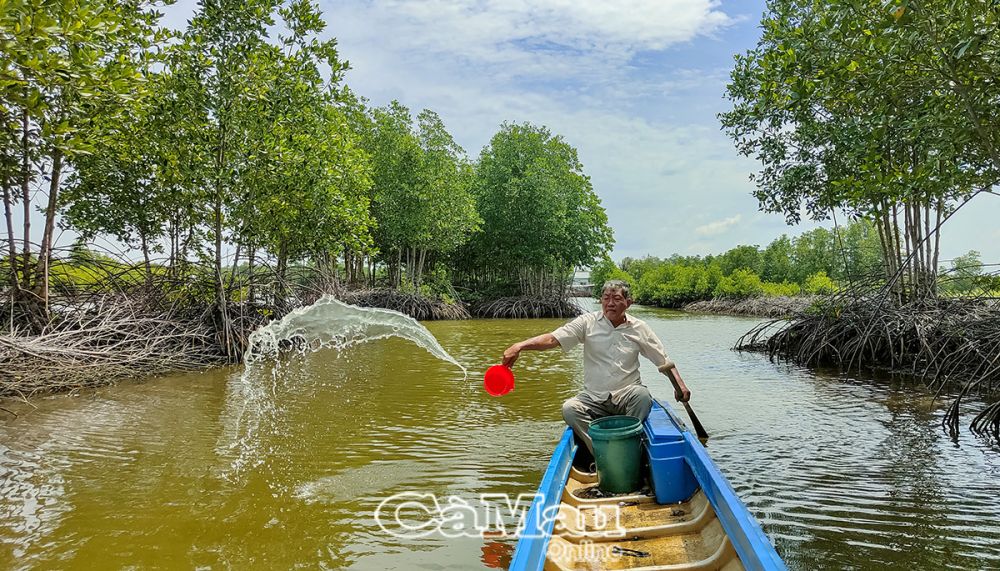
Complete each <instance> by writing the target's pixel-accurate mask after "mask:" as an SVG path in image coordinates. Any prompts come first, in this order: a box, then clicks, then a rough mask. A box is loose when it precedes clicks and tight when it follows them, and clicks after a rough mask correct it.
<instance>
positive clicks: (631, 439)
mask: <svg viewBox="0 0 1000 571" xmlns="http://www.w3.org/2000/svg"><path fill="white" fill-rule="evenodd" d="M587 433H588V434H589V435H590V439H591V440H593V441H594V462H595V463H596V464H597V479H598V487H600V488H601V490H602V491H604V492H608V493H612V494H624V493H626V492H634V491H636V490H638V489H639V488H641V487H642V421H641V420H639V419H638V418H636V417H634V416H624V415H622V416H606V417H604V418H599V419H597V420H595V421H593V422H591V423H590V429H588V430H587Z"/></svg>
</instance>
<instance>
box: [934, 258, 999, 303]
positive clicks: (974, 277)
mask: <svg viewBox="0 0 1000 571" xmlns="http://www.w3.org/2000/svg"><path fill="white" fill-rule="evenodd" d="M984 278H985V279H984ZM989 281H992V280H990V279H989V276H984V275H983V262H982V258H981V257H980V254H979V252H978V251H976V250H969V251H968V252H966V253H965V254H963V255H961V256H956V257H955V259H953V260H952V261H951V267H950V268H949V270H948V271H947V273H946V278H945V279H944V280H943V283H942V285H941V289H942V293H946V294H949V295H968V294H971V293H974V292H977V290H979V291H989V290H990V289H992V287H990V286H991V285H992V284H987V283H986V282H989ZM984 285H985V286H986V287H983V286H984Z"/></svg>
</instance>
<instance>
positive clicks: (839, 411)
mask: <svg viewBox="0 0 1000 571" xmlns="http://www.w3.org/2000/svg"><path fill="white" fill-rule="evenodd" d="M636 313H637V315H640V316H641V317H642V318H643V319H645V320H647V322H648V323H650V325H651V326H652V327H653V328H654V330H656V331H657V333H658V334H660V335H661V337H662V338H663V339H664V341H665V343H666V345H667V349H668V351H669V352H670V354H671V356H672V357H673V358H674V359H675V360H676V361H677V362H678V363H679V365H680V367H681V370H682V372H683V373H684V375H685V378H686V379H687V380H688V382H689V384H690V386H691V388H692V390H693V391H694V398H693V401H692V404H693V406H694V408H695V410H696V411H697V412H698V415H699V417H701V420H702V422H703V423H704V424H705V425H706V427H707V428H708V430H709V432H710V433H711V434H712V440H711V441H710V444H709V448H710V452H711V454H712V455H713V457H714V458H715V459H716V461H717V462H718V463H719V465H720V466H721V467H722V469H723V471H725V472H726V474H727V475H728V476H729V477H730V480H731V482H732V483H733V485H734V487H735V488H736V489H737V492H738V493H739V494H740V496H741V497H742V498H744V499H745V500H746V501H747V502H748V505H749V506H750V508H751V510H752V511H753V512H754V513H755V514H756V515H757V516H758V517H759V518H760V520H761V521H762V523H763V525H764V527H765V530H766V531H767V532H768V533H769V534H770V535H771V537H773V538H774V539H775V541H776V542H777V545H778V548H779V551H780V552H781V554H782V555H783V556H784V557H785V558H786V559H787V561H788V563H789V565H790V566H791V567H792V568H794V569H823V568H838V569H843V568H851V569H866V568H879V569H882V568H885V569H938V568H944V567H951V568H965V569H980V568H989V567H1000V525H998V523H997V522H998V520H1000V497H998V496H1000V495H998V494H997V493H996V491H997V490H996V485H995V482H996V478H997V476H1000V470H998V464H1000V462H998V457H997V453H996V452H995V451H993V450H991V449H989V448H987V447H984V446H983V445H982V444H981V443H980V442H979V441H977V440H974V439H972V438H970V437H968V436H963V437H962V439H960V440H959V442H958V445H957V446H956V445H955V444H953V443H952V442H951V441H949V440H948V439H947V437H946V435H945V434H944V433H943V432H942V431H941V430H940V429H939V422H940V418H941V415H942V414H943V410H942V405H941V404H940V403H934V404H932V402H931V399H930V395H928V394H926V393H922V392H920V391H914V390H912V389H909V388H907V387H905V386H903V385H902V384H901V383H900V382H898V381H877V382H873V381H872V380H871V379H853V378H846V379H842V378H840V377H838V376H837V375H835V374H833V373H829V372H810V371H804V370H801V369H797V368H795V367H790V366H787V365H783V364H773V363H770V362H768V361H766V360H764V359H761V358H760V357H758V356H755V355H740V354H737V353H734V352H732V351H730V350H729V347H730V346H731V345H732V344H733V342H734V341H735V339H736V338H737V337H738V336H739V335H740V334H742V333H743V332H744V331H745V330H746V329H748V328H749V327H750V326H751V325H752V324H753V321H752V320H745V319H737V318H730V317H713V316H690V315H685V314H681V313H677V312H670V311H662V310H652V309H644V308H636ZM559 324H561V321H560V320H531V321H509V320H479V321H469V322H440V323H429V324H427V326H428V328H429V329H430V330H431V331H432V332H433V333H434V335H435V336H436V337H437V339H438V341H439V342H440V344H441V346H442V347H443V348H444V349H445V350H446V351H447V352H448V353H450V354H451V355H452V356H454V357H455V358H456V360H457V361H459V362H460V363H461V364H462V365H464V366H465V367H467V368H468V369H469V377H468V379H463V377H462V374H461V372H460V371H457V369H456V368H455V367H454V366H453V365H449V364H448V363H445V362H443V361H440V360H439V359H437V358H435V357H434V356H432V355H431V354H429V353H427V352H426V351H424V350H423V349H420V348H418V347H415V346H414V345H412V344H411V343H409V342H407V341H404V340H400V339H387V340H382V341H379V342H378V343H373V344H367V345H359V346H355V347H352V348H349V349H347V350H346V351H342V352H336V351H328V352H320V353H316V354H313V355H311V356H307V357H299V358H295V359H289V360H287V361H286V362H284V363H283V364H282V368H281V371H280V375H279V376H276V377H273V379H274V383H273V384H270V385H266V386H267V387H268V390H269V391H271V393H270V395H269V397H270V398H273V399H274V402H275V403H276V407H275V413H274V414H273V415H270V416H268V417H267V418H266V422H263V423H261V424H260V426H259V427H258V428H257V429H256V431H255V432H254V437H253V439H252V442H253V443H254V445H255V446H257V447H259V448H258V449H259V451H260V452H261V454H260V455H259V457H258V460H259V461H258V462H257V463H256V464H253V465H249V464H248V465H247V467H246V470H245V473H244V475H243V477H242V478H239V479H227V478H225V477H223V475H224V474H225V471H226V467H228V466H231V464H232V462H233V460H234V459H235V458H237V457H238V454H237V452H236V451H234V450H233V449H231V448H230V447H229V446H228V443H231V442H232V437H233V435H234V434H240V433H242V431H243V428H240V427H237V424H238V423H235V424H234V419H236V418H238V417H239V416H240V415H239V414H238V411H237V410H235V409H234V408H233V406H232V403H234V402H239V399H237V398H235V396H236V395H234V394H233V391H234V390H235V388H234V386H233V385H234V379H236V378H238V376H239V374H240V371H239V370H238V369H230V370H219V371H212V372H209V373H206V374H203V375H183V376H177V377H171V378H164V379H160V380H157V381H153V382H147V383H143V384H127V385H122V386H119V387H113V388H107V389H102V390H98V391H92V392H88V393H86V394H85V395H82V396H76V397H72V396H56V397H50V398H45V399H41V400H39V401H37V402H36V403H35V404H36V405H37V406H38V409H37V410H32V409H31V408H30V407H27V406H24V405H18V404H17V403H5V404H4V406H5V407H7V408H14V409H15V410H16V412H18V413H20V414H21V416H20V417H19V418H17V419H13V418H4V420H2V423H0V567H3V568H15V569H22V568H23V569H32V568H51V567H66V568H89V567H102V568H121V567H176V568H194V567H204V568H250V567H253V568H293V567H320V568H324V569H344V568H351V569H401V570H402V569H407V570H409V569H414V568H421V567H426V568H433V569H477V568H479V569H483V568H505V567H506V565H507V564H508V563H509V557H510V553H511V551H512V549H513V543H512V542H511V541H509V540H506V539H502V538H495V537H490V538H486V539H481V538H462V539H443V538H439V537H428V538H423V539H409V540H399V539H396V538H392V537H389V536H387V535H386V534H385V533H384V532H383V531H381V530H380V529H379V528H378V526H377V525H376V522H375V521H374V518H373V514H374V510H375V508H376V507H377V506H378V505H379V502H380V501H381V500H382V499H384V498H385V497H387V496H389V495H391V494H395V493H399V492H404V491H415V492H427V493H433V494H437V495H439V496H441V497H445V496H448V495H456V496H458V497H461V498H465V499H467V500H469V501H473V500H475V499H476V498H478V497H479V495H480V494H483V493H508V494H511V495H512V496H516V495H518V494H522V493H531V492H533V491H534V489H535V488H536V487H537V484H538V480H539V478H540V476H541V474H542V472H543V471H544V469H545V466H546V464H547V462H548V459H549V454H550V453H551V451H552V447H553V446H554V444H555V440H556V438H557V435H558V433H559V431H560V430H561V429H562V422H561V419H560V404H561V402H562V400H563V399H565V398H567V397H568V396H570V395H572V394H574V393H575V392H576V390H577V388H578V385H577V383H579V379H581V378H582V371H581V364H580V355H579V354H578V353H570V354H569V355H564V354H562V353H561V352H559V351H551V352H546V353H526V354H524V355H522V358H521V359H520V360H519V362H518V367H517V369H516V373H517V388H516V389H515V390H514V391H513V392H512V393H510V394H509V395H507V396H505V397H502V398H492V397H489V396H488V395H486V394H485V392H483V390H482V385H481V378H482V377H481V375H482V373H483V371H484V370H485V369H486V367H488V366H489V365H491V364H494V363H496V362H497V361H498V360H499V358H500V353H501V351H502V350H503V348H505V347H506V346H508V345H509V344H510V343H511V342H512V341H516V340H519V339H523V338H525V337H527V336H529V335H534V334H537V333H539V332H541V331H546V330H551V329H553V328H554V327H556V326H558V325H559ZM642 374H643V375H644V377H645V378H646V379H647V382H648V384H649V385H650V387H651V390H652V392H653V394H654V395H655V396H657V397H658V398H660V400H661V401H663V402H667V401H669V400H670V398H671V394H672V390H671V388H670V385H669V383H668V382H667V381H666V379H665V378H663V377H659V376H657V374H656V373H655V371H654V370H653V368H652V367H651V366H650V365H648V364H646V363H644V364H643V369H642Z"/></svg>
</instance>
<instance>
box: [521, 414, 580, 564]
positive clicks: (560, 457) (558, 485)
mask: <svg viewBox="0 0 1000 571" xmlns="http://www.w3.org/2000/svg"><path fill="white" fill-rule="evenodd" d="M574 454H576V443H575V442H574V440H573V430H572V429H570V428H566V430H565V431H564V432H563V435H562V438H561V439H560V440H559V444H558V445H556V449H555V451H554V452H553V453H552V459H551V460H549V465H548V467H547V468H546V469H545V474H544V475H543V476H542V482H541V484H539V485H538V492H537V494H536V495H535V498H534V500H532V502H531V507H530V508H529V509H528V513H527V514H526V515H525V518H524V523H525V528H524V530H523V532H522V535H521V538H520V539H519V540H518V542H517V547H516V548H515V549H514V557H513V558H512V559H511V562H510V567H509V568H508V569H510V571H541V569H542V568H543V567H544V566H545V553H546V552H547V551H548V548H549V541H550V540H551V539H552V530H553V528H554V527H555V524H556V521H555V518H554V517H549V518H548V521H545V520H544V519H543V516H544V515H545V514H546V513H549V514H551V513H554V512H553V510H558V509H559V504H560V502H561V501H562V494H563V489H564V488H565V487H566V482H567V480H569V472H570V468H571V467H572V466H573V455H574ZM539 527H540V528H541V529H539ZM533 529H536V530H538V531H539V533H537V534H530V533H529V532H530V530H533Z"/></svg>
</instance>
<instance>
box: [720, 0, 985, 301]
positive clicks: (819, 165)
mask: <svg viewBox="0 0 1000 571" xmlns="http://www.w3.org/2000/svg"><path fill="white" fill-rule="evenodd" d="M997 22H1000V10H998V7H997V5H996V3H992V2H977V3H961V2H946V1H945V0H930V1H926V2H923V1H922V2H919V3H918V2H912V1H909V0H892V1H890V2H885V1H883V0H863V1H861V2H856V1H847V0H836V1H831V2H799V1H797V0H770V1H769V2H768V3H767V12H766V13H765V15H764V17H763V20H762V22H761V27H762V29H763V34H762V37H761V39H760V41H759V42H758V44H757V46H756V47H754V48H753V49H751V50H749V51H747V52H746V53H745V54H743V55H739V56H737V57H736V64H735V67H734V69H733V72H732V81H731V83H730V84H729V86H728V90H727V94H728V97H729V98H730V99H731V100H732V101H733V109H732V110H731V111H729V112H727V113H723V114H721V115H720V119H721V121H722V124H723V127H724V128H725V129H726V131H727V132H728V133H729V135H730V137H731V138H732V139H733V141H734V142H735V144H736V147H737V149H738V150H739V151H740V152H741V153H743V154H745V155H747V156H752V157H754V158H755V159H757V160H758V161H760V162H761V163H762V169H761V170H760V172H758V173H757V174H755V175H754V180H755V182H756V184H757V190H756V191H755V193H754V194H755V196H756V197H757V199H758V201H759V202H760V206H761V208H762V209H763V210H765V211H768V212H776V213H782V214H784V215H785V217H786V219H787V220H788V221H789V222H790V223H793V222H797V221H798V220H799V219H800V216H801V214H802V213H803V212H805V213H806V214H807V215H808V216H809V217H811V218H813V219H817V220H820V219H825V218H827V217H829V216H830V215H831V213H833V212H835V211H836V210H838V209H839V210H843V211H846V212H847V213H848V214H849V215H850V216H852V217H853V218H860V219H866V220H869V221H871V222H872V223H873V224H874V226H875V227H876V230H877V232H876V233H875V234H874V235H875V236H881V239H879V240H878V241H877V242H878V243H879V246H880V248H881V249H882V252H883V258H884V259H885V260H886V262H887V263H886V264H883V265H882V268H883V269H884V271H885V275H886V277H887V278H889V277H892V276H893V275H894V274H895V273H896V272H897V270H898V271H900V272H901V273H902V275H903V279H902V280H899V281H898V282H897V284H898V287H897V288H896V290H897V292H898V293H899V296H900V298H901V299H902V298H905V297H907V296H911V295H933V292H934V278H935V274H936V271H937V267H936V266H937V257H938V245H939V241H938V239H937V238H936V237H934V236H933V235H932V232H933V228H934V227H935V226H936V225H937V224H938V223H940V222H942V221H943V220H944V219H945V217H946V216H947V215H948V214H949V213H950V212H952V211H953V210H954V208H956V206H957V205H959V204H962V203H964V201H966V200H968V199H970V198H971V197H972V196H975V195H976V194H977V193H978V192H981V191H982V190H985V189H988V188H990V187H991V186H992V185H993V184H994V183H995V181H996V180H997V179H998V174H1000V151H998V149H1000V145H998V142H1000V128H998V127H997V125H996V123H995V122H991V121H989V120H987V119H986V118H992V117H996V116H997V115H998V113H1000V100H998V99H997V97H996V87H995V83H994V81H993V78H995V77H997V75H998V74H1000V57H998V56H1000V36H998V35H997V34H996V33H993V32H994V31H995V28H996V25H997ZM817 251H818V250H817ZM872 261H874V260H870V259H857V260H849V262H848V264H847V266H848V270H847V271H848V273H851V272H854V271H858V270H862V269H864V268H865V266H867V265H868V264H869V263H870V262H872ZM821 265H822V264H821V263H819V262H818V261H816V263H814V264H813V267H812V268H811V270H814V271H819V269H820V266H821ZM822 269H823V270H824V271H827V272H828V273H829V272H831V268H829V267H827V268H822ZM830 275H831V276H834V277H841V276H836V275H835V274H834V273H830ZM796 279H803V276H798V277H797V278H796Z"/></svg>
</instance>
